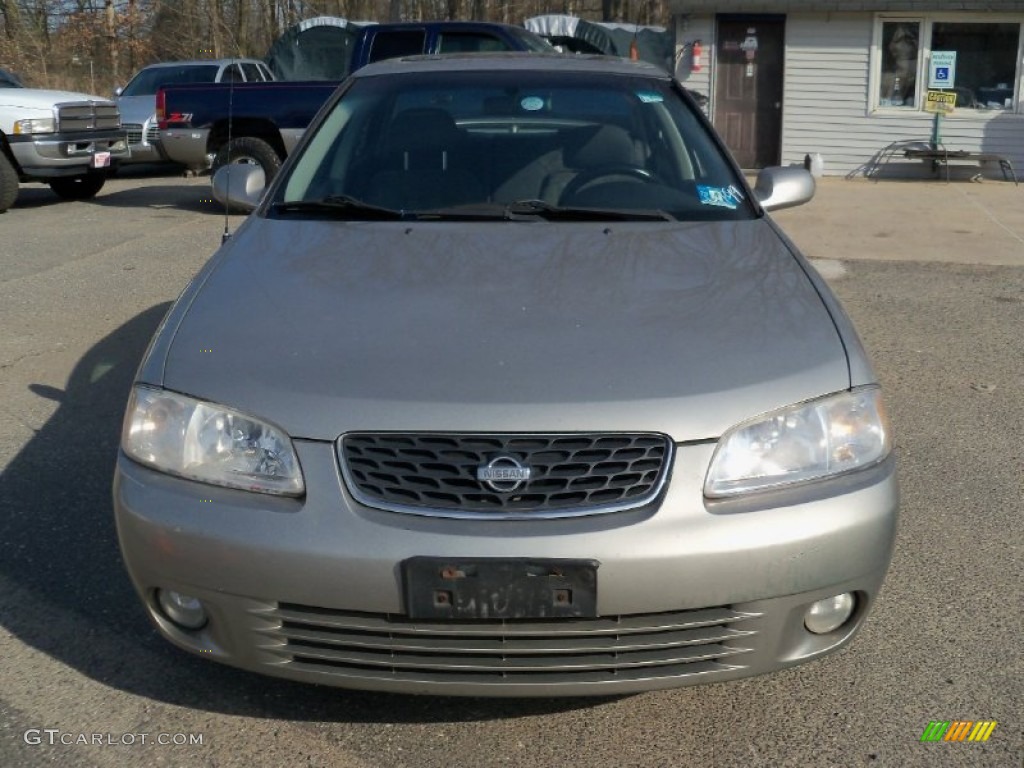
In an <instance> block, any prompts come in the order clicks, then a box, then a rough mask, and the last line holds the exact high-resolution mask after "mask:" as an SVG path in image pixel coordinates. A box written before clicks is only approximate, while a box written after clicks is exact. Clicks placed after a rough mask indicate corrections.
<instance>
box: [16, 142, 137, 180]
mask: <svg viewBox="0 0 1024 768" xmlns="http://www.w3.org/2000/svg"><path fill="white" fill-rule="evenodd" d="M8 143H9V144H10V147H11V152H13V153H14V159H15V160H17V161H18V165H19V166H20V168H21V170H22V174H23V175H24V176H25V177H26V178H29V179H46V178H58V177H61V176H79V175H81V174H83V173H87V172H88V171H90V170H103V169H102V168H96V165H95V163H94V160H93V158H94V157H95V156H96V155H97V154H98V153H103V152H108V153H110V162H111V165H116V164H118V163H119V162H121V161H123V160H126V159H127V158H128V157H129V154H130V150H129V149H128V139H127V134H126V132H125V131H124V130H116V131H93V132H90V133H87V134H75V133H50V134H37V135H34V136H9V137H8Z"/></svg>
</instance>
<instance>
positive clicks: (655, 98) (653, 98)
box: [636, 91, 665, 104]
mask: <svg viewBox="0 0 1024 768" xmlns="http://www.w3.org/2000/svg"><path fill="white" fill-rule="evenodd" d="M636 97H637V98H638V99H640V101H642V102H643V103H644V104H660V103H661V102H663V101H664V100H665V97H664V96H662V95H661V94H660V93H655V92H654V91H640V92H639V93H637V95H636Z"/></svg>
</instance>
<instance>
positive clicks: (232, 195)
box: [213, 163, 267, 213]
mask: <svg viewBox="0 0 1024 768" xmlns="http://www.w3.org/2000/svg"><path fill="white" fill-rule="evenodd" d="M266 187H267V175H266V174H265V173H264V172H263V168H262V167H261V166H259V165H256V164H254V163H228V164H227V165H225V166H222V167H221V168H220V169H218V170H217V172H216V173H215V174H213V197H214V199H215V200H216V201H217V202H219V203H223V204H224V205H226V206H227V207H228V210H230V211H234V212H236V213H248V212H249V211H252V210H254V209H255V208H256V206H258V205H259V204H260V198H262V197H263V191H264V190H265V189H266Z"/></svg>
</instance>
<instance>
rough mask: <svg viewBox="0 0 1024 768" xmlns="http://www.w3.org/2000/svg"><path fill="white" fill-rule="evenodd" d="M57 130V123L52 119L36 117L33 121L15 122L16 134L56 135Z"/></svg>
mask: <svg viewBox="0 0 1024 768" xmlns="http://www.w3.org/2000/svg"><path fill="white" fill-rule="evenodd" d="M56 130H57V121H56V120H54V119H53V118H52V117H35V118H32V119H31V120H15V121H14V132H15V133H16V134H19V135H21V134H30V133H54V132H55V131H56Z"/></svg>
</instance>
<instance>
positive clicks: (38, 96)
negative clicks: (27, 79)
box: [0, 88, 110, 109]
mask: <svg viewBox="0 0 1024 768" xmlns="http://www.w3.org/2000/svg"><path fill="white" fill-rule="evenodd" d="M0 101H2V102H3V104H4V105H6V106H11V107H21V108H23V109H49V108H50V107H52V106H54V105H55V104H62V103H64V102H68V101H95V102H97V103H104V104H109V103H110V99H104V98H103V97H101V96H90V95H89V94H87V93H75V92H74V91H51V90H47V89H44V88H4V89H3V90H2V91H0Z"/></svg>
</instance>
